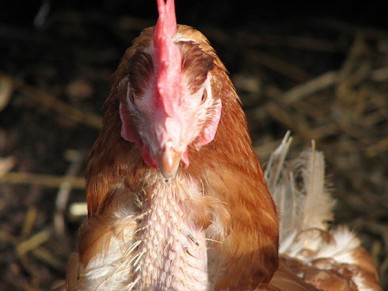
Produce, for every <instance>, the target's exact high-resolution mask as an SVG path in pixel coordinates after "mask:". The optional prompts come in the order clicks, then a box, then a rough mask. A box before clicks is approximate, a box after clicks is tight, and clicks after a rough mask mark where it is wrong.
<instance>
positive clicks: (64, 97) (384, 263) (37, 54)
mask: <svg viewBox="0 0 388 291" xmlns="http://www.w3.org/2000/svg"><path fill="white" fill-rule="evenodd" d="M176 2H177V14H178V22H180V23H184V24H188V25H192V26H195V27H196V28H198V29H199V30H201V31H202V32H203V33H204V34H205V35H206V36H207V37H208V38H209V39H210V41H211V42H212V44H213V45H214V47H215V48H216V50H217V52H218V54H219V55H220V57H221V59H222V60H223V61H224V62H225V64H226V66H227V67H228V69H229V71H230V75H231V77H232V79H233V81H234V83H235V85H236V87H237V90H238V91H239V93H240V96H241V98H242V101H243V104H244V109H245V111H246V114H247V116H248V120H249V126H250V130H251V134H252V137H253V142H254V145H255V147H256V149H257V152H258V154H259V156H260V158H261V161H262V162H263V164H265V162H266V161H267V160H268V157H269V154H270V152H271V151H272V150H273V149H274V148H275V147H276V146H277V145H278V144H279V142H280V141H281V139H282V138H283V136H284V134H285V133H286V131H287V130H291V132H292V135H293V137H294V142H293V148H292V153H291V155H294V156H295V155H297V153H298V152H299V151H300V150H301V149H303V148H305V147H309V146H310V141H311V140H312V139H314V140H315V141H316V145H317V149H319V150H322V151H324V153H325V157H326V163H327V166H326V170H327V176H328V177H327V179H328V186H329V187H330V189H331V191H332V193H333V196H334V197H335V198H336V199H337V204H336V212H335V213H336V221H335V224H346V225H349V226H350V227H351V228H352V229H354V231H356V232H357V233H358V234H359V235H360V238H361V239H362V241H363V244H364V245H365V247H366V248H367V249H368V251H369V252H370V253H371V254H372V257H373V259H374V260H375V262H376V264H377V266H378V269H379V272H380V276H381V282H382V284H383V286H384V287H385V288H384V289H385V290H388V254H387V252H388V249H387V248H388V224H387V222H388V182H387V177H388V21H387V18H386V16H385V15H384V14H385V13H386V11H388V3H387V2H386V1H372V2H368V3H364V4H363V5H362V6H361V5H359V6H357V4H356V2H357V1H342V2H341V3H340V4H333V3H331V2H330V1H325V3H324V2H323V1H322V3H314V4H306V3H304V2H301V1H294V2H292V3H291V2H290V3H288V4H283V3H285V2H282V1H279V0H275V1H268V2H262V3H256V4H252V3H250V2H249V1H244V0H242V1H238V3H236V2H235V1H234V2H232V1H212V2H211V3H201V2H200V1H197V2H194V1H193V3H189V2H187V1H179V0H176ZM206 2H210V1H206ZM155 20H156V8H155V4H154V2H153V1H150V0H149V1H148V0H147V1H144V0H136V1H135V0H134V1H124V0H118V1H104V0H99V1H75V0H73V1H54V0H52V1H50V0H42V1H11V0H3V1H0V290H49V289H50V288H51V286H52V285H53V284H54V283H55V282H56V281H60V280H63V278H64V276H65V265H66V260H67V257H68V255H69V253H70V251H71V250H72V249H74V247H75V243H76V237H77V230H78V227H79V225H80V223H81V222H82V219H83V218H84V216H83V214H82V209H83V208H82V202H84V193H83V185H84V183H83V175H84V169H85V163H86V159H87V155H88V151H89V149H90V148H91V146H92V144H93V142H94V140H95V138H96V136H97V134H98V128H99V125H100V116H101V115H102V109H101V107H102V104H103V102H104V99H105V98H106V97H107V95H108V92H109V88H110V76H111V74H112V73H113V72H114V70H115V68H116V66H117V64H118V62H119V59H120V57H121V56H122V54H123V52H124V50H125V49H126V48H127V47H128V46H129V45H130V43H131V41H132V40H133V38H134V37H136V36H137V35H138V34H139V32H140V31H141V30H142V29H143V28H145V27H147V26H151V25H153V24H154V23H155ZM80 203H81V204H80ZM79 206H81V207H79ZM79 208H81V210H79Z"/></svg>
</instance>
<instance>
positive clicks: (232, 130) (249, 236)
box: [80, 26, 278, 290]
mask: <svg viewBox="0 0 388 291" xmlns="http://www.w3.org/2000/svg"><path fill="white" fill-rule="evenodd" d="M178 33H179V34H182V35H184V36H185V37H188V38H190V39H193V41H195V42H196V43H197V44H194V43H187V42H186V43H184V44H183V45H180V46H179V45H178V47H180V49H181V50H182V52H183V69H184V70H190V72H189V74H190V75H191V76H192V78H193V80H194V82H193V83H192V86H194V88H192V90H193V91H195V90H196V88H195V87H198V85H199V84H200V83H201V81H202V82H203V81H204V79H205V77H206V75H207V71H206V70H209V69H210V72H211V74H212V75H213V76H214V78H213V80H212V90H213V95H214V96H218V97H219V98H221V100H222V105H223V107H222V114H221V120H220V123H219V127H218V130H217V133H216V136H215V138H214V140H213V141H212V142H211V143H209V144H208V145H206V146H203V147H202V148H201V149H200V150H197V149H195V147H194V146H190V150H189V157H190V165H189V167H188V168H187V169H180V170H179V171H181V172H182V174H183V175H188V176H190V177H192V178H193V179H196V180H198V181H201V183H202V184H203V191H204V194H205V195H204V197H203V199H202V201H199V202H196V203H195V204H197V205H195V207H191V208H189V209H188V210H189V211H191V212H192V213H191V214H190V215H192V217H193V220H196V221H197V223H198V226H199V227H203V228H206V227H208V226H209V225H210V224H211V223H212V221H211V218H212V215H215V214H214V213H216V215H218V216H219V219H220V221H222V226H223V228H224V231H225V236H223V237H217V236H216V237H212V238H211V239H212V240H216V241H218V242H214V243H209V248H210V249H211V251H210V252H213V253H214V255H213V256H214V261H213V262H212V264H213V266H214V267H213V268H210V270H209V271H212V270H217V272H216V274H211V276H215V278H214V282H215V288H216V289H217V290H221V289H225V288H232V289H240V288H243V289H244V288H253V287H255V286H257V285H258V284H259V283H263V282H268V281H269V280H270V278H271V277H272V274H273V272H274V271H275V270H276V268H277V265H278V261H277V256H278V254H277V253H278V223H277V216H276V211H275V206H274V203H273V201H272V199H271V197H270V194H269V193H268V191H267V188H266V184H265V181H264V177H263V173H262V169H261V167H260V165H259V161H258V159H257V156H256V154H255V152H254V151H253V149H252V146H251V139H250V137H249V134H248V130H247V125H246V120H245V116H244V113H243V111H242V108H241V105H240V101H239V98H238V96H237V94H236V92H235V90H234V87H233V85H232V84H231V82H230V80H229V78H228V76H227V73H226V70H225V68H224V66H223V65H222V63H221V62H220V60H219V59H218V57H217V56H216V54H215V52H214V51H213V49H212V48H211V47H210V46H209V45H208V43H207V40H206V39H205V38H204V36H203V35H202V34H200V33H199V32H198V31H196V30H194V29H192V28H190V27H186V26H180V27H179V28H178ZM151 39H152V29H149V30H146V31H144V32H143V33H142V35H141V36H140V37H139V38H138V39H137V40H136V41H135V43H134V45H133V47H132V48H130V49H129V50H127V52H126V53H125V55H124V57H123V58H122V60H121V62H120V65H119V67H118V70H117V72H116V73H115V75H114V81H113V87H112V91H111V93H110V96H109V97H108V99H107V101H106V103H105V105H104V109H105V115H104V119H103V127H102V130H101V133H100V134H99V136H98V138H97V141H96V143H95V145H94V147H93V150H92V152H91V155H90V160H89V163H88V169H87V200H88V210H89V221H90V222H89V223H87V224H86V225H85V226H84V227H83V230H82V231H81V240H80V261H81V264H82V265H87V264H88V262H89V260H90V258H91V257H92V256H94V255H96V254H97V253H104V247H105V246H106V244H107V242H105V240H101V239H100V241H99V242H98V243H94V242H95V241H96V237H100V236H101V234H102V233H105V231H106V230H105V229H106V228H107V227H108V228H109V227H110V226H109V222H110V219H109V215H110V214H111V213H112V212H113V211H114V210H116V209H117V207H120V205H122V204H123V203H124V204H134V199H135V198H134V197H133V196H131V194H130V193H129V192H130V191H133V192H136V193H139V196H140V197H139V199H144V198H143V197H141V191H142V187H143V184H144V179H145V175H146V173H147V172H149V171H156V170H155V169H153V168H151V167H149V166H147V165H146V164H145V163H144V161H143V160H142V158H141V156H140V152H139V150H138V149H137V148H136V147H135V146H134V145H133V144H131V143H128V142H127V141H125V140H123V139H122V137H121V135H120V130H121V120H120V117H119V114H118V107H119V102H120V99H121V100H123V98H124V97H125V96H126V90H127V78H128V68H127V67H128V63H130V64H131V63H133V61H132V60H131V58H132V56H133V55H134V54H136V51H137V50H138V49H139V48H140V47H144V46H145V45H147V44H149V43H150V42H151ZM192 52H194V54H191V53H192ZM143 59H146V58H143ZM147 62H148V61H147V60H145V61H143V60H139V61H138V63H137V65H139V63H141V64H140V70H139V73H141V74H142V76H147V75H148V73H147V72H146V71H142V70H146V69H151V67H150V66H148V65H147ZM143 63H144V66H142V64H143ZM202 64H204V65H202ZM132 70H135V68H131V69H130V72H132ZM133 74H135V75H133V76H129V78H132V80H135V81H136V80H138V79H139V80H140V79H141V78H140V77H139V76H136V74H137V72H133ZM145 78H147V77H145ZM197 83H198V84H197ZM133 86H134V87H135V86H138V84H134V85H133ZM135 88H136V87H135ZM136 90H140V89H136ZM130 122H133V121H132V120H130ZM130 126H134V125H133V124H131V125H130ZM117 184H124V185H125V187H126V188H127V193H123V191H122V190H120V191H116V190H115V185H117ZM124 192H125V191H124ZM139 211H140V210H139ZM107 239H109V235H108V236H107Z"/></svg>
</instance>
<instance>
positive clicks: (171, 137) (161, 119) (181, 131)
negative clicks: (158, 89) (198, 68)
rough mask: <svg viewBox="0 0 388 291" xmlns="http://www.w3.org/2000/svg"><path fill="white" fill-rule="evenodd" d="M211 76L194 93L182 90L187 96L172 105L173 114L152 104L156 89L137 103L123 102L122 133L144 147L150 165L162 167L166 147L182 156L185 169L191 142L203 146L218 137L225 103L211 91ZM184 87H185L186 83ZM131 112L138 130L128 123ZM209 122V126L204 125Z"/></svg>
mask: <svg viewBox="0 0 388 291" xmlns="http://www.w3.org/2000/svg"><path fill="white" fill-rule="evenodd" d="M210 78H211V76H210V75H209V76H208V80H206V81H205V84H204V87H203V88H201V89H200V90H198V92H196V93H194V94H190V93H189V92H187V91H185V90H182V91H183V92H182V93H181V94H184V95H183V96H187V97H186V98H185V97H183V98H180V99H181V100H182V102H181V104H179V105H177V104H170V105H171V108H172V110H173V113H174V115H173V116H169V115H167V114H166V113H165V110H164V108H163V107H161V106H158V105H155V103H154V104H153V105H154V106H150V105H149V104H152V100H153V99H154V96H153V94H154V93H153V92H152V90H145V91H146V93H145V95H144V96H142V97H141V98H137V99H136V101H135V103H134V104H133V103H131V101H130V100H129V99H128V98H127V104H125V103H120V117H121V121H122V127H121V136H122V137H123V139H125V140H126V141H128V142H131V143H133V144H135V146H136V147H137V148H139V149H140V151H141V155H142V157H143V160H144V162H145V163H146V164H147V165H149V166H151V167H154V168H158V169H159V170H161V169H160V160H159V161H158V155H160V153H163V151H166V149H167V150H168V149H171V150H173V151H174V152H177V153H178V155H179V156H178V157H177V159H179V160H178V163H177V164H176V167H177V166H179V163H180V164H181V166H182V167H183V168H187V167H188V166H189V154H188V145H189V144H191V143H192V142H194V141H195V144H194V146H195V147H196V148H197V149H200V147H202V146H204V145H206V144H208V143H209V142H211V141H212V140H213V139H214V136H215V134H216V131H217V127H218V123H219V120H220V116H221V108H222V105H221V102H220V101H219V100H217V101H215V100H214V98H213V96H212V94H211V88H210ZM183 80H185V78H183ZM182 87H183V88H185V86H182ZM186 88H187V86H186ZM128 90H130V89H128ZM205 90H206V91H207V92H208V93H207V96H208V98H207V100H206V101H205V102H202V101H201V98H202V95H203V93H204V91H205ZM128 93H130V92H128ZM129 112H131V113H132V114H134V115H135V116H136V120H137V122H136V127H137V130H133V128H131V127H128V126H127V125H128V124H130V120H129ZM205 121H207V122H206V123H207V126H206V127H203V126H201V124H204V123H205ZM176 170H177V168H176V169H174V171H173V172H174V173H175V172H176Z"/></svg>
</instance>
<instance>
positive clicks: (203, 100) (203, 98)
mask: <svg viewBox="0 0 388 291" xmlns="http://www.w3.org/2000/svg"><path fill="white" fill-rule="evenodd" d="M206 100H207V91H206V90H204V91H203V94H202V98H201V104H203V103H205V101H206Z"/></svg>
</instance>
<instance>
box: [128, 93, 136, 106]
mask: <svg viewBox="0 0 388 291" xmlns="http://www.w3.org/2000/svg"><path fill="white" fill-rule="evenodd" d="M128 99H129V101H131V103H132V104H133V103H134V102H135V95H133V93H132V92H131V93H129V94H128Z"/></svg>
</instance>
